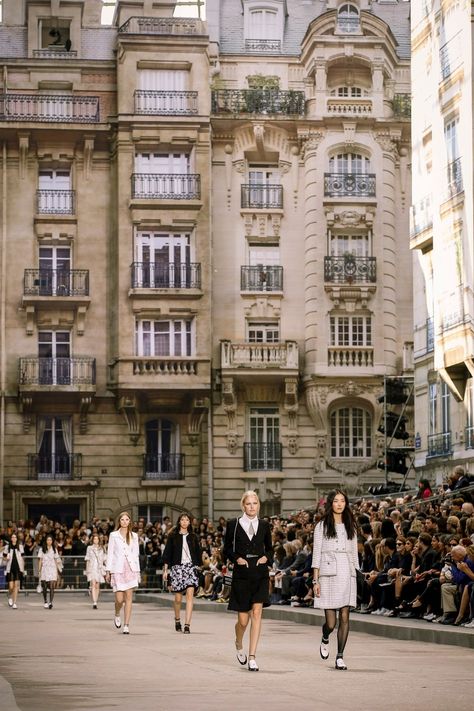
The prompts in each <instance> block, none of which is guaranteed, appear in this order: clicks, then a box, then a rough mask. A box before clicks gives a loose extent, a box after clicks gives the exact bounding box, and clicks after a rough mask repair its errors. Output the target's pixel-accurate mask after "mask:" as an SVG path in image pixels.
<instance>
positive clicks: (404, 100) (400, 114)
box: [392, 94, 411, 118]
mask: <svg viewBox="0 0 474 711" xmlns="http://www.w3.org/2000/svg"><path fill="white" fill-rule="evenodd" d="M392 108H393V115H394V116H395V117H396V118H410V117H411V94H395V96H394V97H393V101H392Z"/></svg>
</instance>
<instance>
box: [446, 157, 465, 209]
mask: <svg viewBox="0 0 474 711" xmlns="http://www.w3.org/2000/svg"><path fill="white" fill-rule="evenodd" d="M446 174H447V176H446V177H447V183H448V190H447V194H446V199H448V200H449V199H450V198H452V197H454V196H455V195H457V194H458V193H462V192H463V190H464V186H463V180H462V165H461V158H456V160H453V161H452V162H451V163H448V165H447V168H446Z"/></svg>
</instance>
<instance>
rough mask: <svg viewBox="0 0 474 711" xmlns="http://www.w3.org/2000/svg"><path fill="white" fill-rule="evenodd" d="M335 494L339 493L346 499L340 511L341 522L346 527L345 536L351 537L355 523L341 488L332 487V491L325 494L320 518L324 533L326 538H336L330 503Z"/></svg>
mask: <svg viewBox="0 0 474 711" xmlns="http://www.w3.org/2000/svg"><path fill="white" fill-rule="evenodd" d="M337 494H341V495H342V496H343V497H344V499H345V501H346V505H345V507H344V511H343V512H342V523H343V524H344V527H345V529H346V533H347V537H348V538H351V539H352V538H354V536H355V535H356V533H357V523H356V520H355V518H354V514H353V513H352V511H351V508H350V505H349V499H348V498H347V494H346V492H345V491H342V489H334V491H330V492H329V494H328V495H327V498H326V504H325V507H324V514H323V517H322V519H321V520H322V522H323V531H324V535H325V536H326V538H336V525H335V523H334V512H333V510H332V504H333V501H334V499H335V497H336V496H337Z"/></svg>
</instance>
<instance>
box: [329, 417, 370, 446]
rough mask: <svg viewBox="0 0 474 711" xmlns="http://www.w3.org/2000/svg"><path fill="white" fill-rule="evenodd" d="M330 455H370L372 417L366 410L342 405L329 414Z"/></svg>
mask: <svg viewBox="0 0 474 711" xmlns="http://www.w3.org/2000/svg"><path fill="white" fill-rule="evenodd" d="M331 456H332V457H351V458H352V457H371V456H372V417H371V415H370V413H369V412H367V410H364V409H362V408H360V407H342V408H340V409H338V410H335V411H334V412H333V413H332V414H331Z"/></svg>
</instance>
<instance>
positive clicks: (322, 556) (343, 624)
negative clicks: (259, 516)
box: [313, 489, 359, 669]
mask: <svg viewBox="0 0 474 711" xmlns="http://www.w3.org/2000/svg"><path fill="white" fill-rule="evenodd" d="M358 567H359V559H358V551H357V525H356V522H355V519H354V515H353V513H352V511H351V508H350V506H349V499H348V498H347V494H345V493H344V492H343V491H341V490H340V489H337V490H336V491H330V492H329V494H328V496H327V499H326V504H325V507H324V513H323V517H322V520H321V521H320V522H319V523H318V524H317V525H316V527H315V529H314V544H313V590H314V606H315V607H317V608H320V609H323V610H324V616H325V622H324V624H323V636H322V639H321V644H320V646H319V654H320V655H321V659H327V658H328V657H329V635H330V634H331V632H332V631H333V630H334V628H335V627H336V613H337V611H339V620H338V626H337V655H336V669H347V666H346V665H345V663H344V660H343V652H344V649H345V646H346V642H347V638H348V636H349V611H350V609H351V607H355V606H356V602H357V578H356V570H357V568H358Z"/></svg>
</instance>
